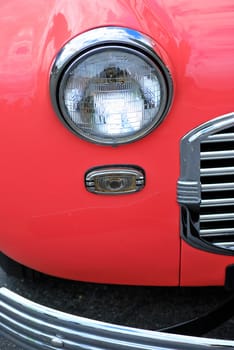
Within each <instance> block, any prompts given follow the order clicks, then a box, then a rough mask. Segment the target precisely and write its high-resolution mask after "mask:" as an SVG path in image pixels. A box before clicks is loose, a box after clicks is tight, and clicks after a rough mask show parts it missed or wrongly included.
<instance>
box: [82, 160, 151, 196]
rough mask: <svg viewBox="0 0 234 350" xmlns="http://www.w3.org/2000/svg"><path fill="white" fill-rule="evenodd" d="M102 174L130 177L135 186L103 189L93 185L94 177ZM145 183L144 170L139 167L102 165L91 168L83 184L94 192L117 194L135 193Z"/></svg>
mask: <svg viewBox="0 0 234 350" xmlns="http://www.w3.org/2000/svg"><path fill="white" fill-rule="evenodd" d="M102 176H113V177H115V176H119V177H125V176H128V177H130V176H131V177H132V178H133V182H135V188H129V189H128V190H125V191H124V190H121V188H120V189H119V190H117V189H113V190H109V191H108V190H105V191H104V190H103V191H101V190H100V189H98V188H97V186H95V183H96V179H97V178H100V177H102ZM144 185H145V175H144V171H143V170H142V169H140V168H136V167H131V166H106V167H105V166H103V167H100V168H96V169H91V170H90V171H88V172H87V173H86V175H85V186H86V189H87V190H88V191H89V192H91V193H95V194H105V195H118V194H129V193H135V192H138V191H140V190H142V189H143V188H144Z"/></svg>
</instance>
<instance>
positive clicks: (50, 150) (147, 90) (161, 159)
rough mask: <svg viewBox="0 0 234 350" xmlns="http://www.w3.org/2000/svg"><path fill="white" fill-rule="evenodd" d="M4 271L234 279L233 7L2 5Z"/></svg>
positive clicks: (156, 280)
mask: <svg viewBox="0 0 234 350" xmlns="http://www.w3.org/2000/svg"><path fill="white" fill-rule="evenodd" d="M0 25H1V28H2V30H1V33H0V38H1V39H0V42H1V49H0V111H1V114H0V115H1V117H0V133H1V135H0V152H1V155H0V157H1V172H0V193H1V201H0V213H1V220H0V233H1V236H0V250H1V261H2V266H3V268H4V269H5V270H6V271H8V272H9V271H10V270H11V269H12V266H14V269H15V264H17V266H18V271H20V272H23V271H25V269H27V268H30V269H32V270H35V271H39V272H42V273H46V274H49V275H53V276H57V277H62V278H67V279H73V280H80V281H89V282H99V283H114V284H130V285H151V286H153V285H154V286H207V285H216V286H217V285H224V284H226V285H228V286H230V285H233V284H234V161H233V159H234V113H233V110H234V64H233V58H234V39H233V38H234V3H233V1H232V0H214V1H212V2H211V1H201V0H197V1H189V0H177V1H175V0H165V1H164V0H139V1H136V0H108V1H107V0H93V1H90V3H89V4H88V3H87V2H85V1H83V0H60V1H52V0H38V1H33V0H20V1H16V0H8V1H2V2H1V4H0Z"/></svg>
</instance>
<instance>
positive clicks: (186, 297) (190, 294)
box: [0, 269, 234, 350]
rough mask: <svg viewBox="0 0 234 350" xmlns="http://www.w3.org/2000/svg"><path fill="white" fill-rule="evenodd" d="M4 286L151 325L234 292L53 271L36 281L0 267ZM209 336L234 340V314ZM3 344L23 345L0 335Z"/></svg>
mask: <svg viewBox="0 0 234 350" xmlns="http://www.w3.org/2000/svg"><path fill="white" fill-rule="evenodd" d="M0 286H5V287H7V288H9V289H11V290H12V291H15V292H17V293H18V294H20V295H22V296H24V297H26V298H29V299H31V300H33V301H35V302H38V303H42V304H44V305H46V306H49V307H52V308H56V309H58V310H61V311H64V312H68V313H72V314H75V315H79V316H84V317H88V318H93V319H96V320H100V321H106V322H112V323H117V324H121V325H126V326H131V327H139V328H145V329H150V330H158V329H160V328H162V327H166V326H169V325H173V324H175V323H177V322H183V321H186V320H189V319H191V318H193V317H197V316H199V315H201V314H202V313H204V312H208V311H209V310H212V308H213V307H215V306H218V305H219V304H220V303H222V302H223V301H224V300H225V299H226V298H228V297H230V296H231V295H232V293H233V294H234V292H228V291H225V290H224V288H220V287H209V288H198V287H194V288H174V287H168V288H166V287H163V288H162V287H135V286H134V287H133V286H113V285H98V284H91V283H81V282H73V281H66V280H61V279H57V278H52V277H48V276H42V278H41V279H40V280H39V281H37V282H30V281H27V280H19V279H16V278H13V277H7V276H6V275H5V274H4V273H3V271H2V270H1V269H0ZM233 314H234V310H233ZM206 337H212V338H220V339H221V338H222V339H232V340H234V317H232V318H231V319H230V320H229V321H227V322H225V323H224V324H223V325H222V326H220V327H218V328H217V329H215V330H213V331H212V332H209V333H208V334H206ZM0 349H1V350H11V349H17V350H21V349H20V348H19V347H16V346H15V345H14V344H12V343H10V342H8V341H6V340H5V339H3V338H1V337H0Z"/></svg>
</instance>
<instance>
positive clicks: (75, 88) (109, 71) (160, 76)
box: [56, 39, 169, 145]
mask: <svg viewBox="0 0 234 350" xmlns="http://www.w3.org/2000/svg"><path fill="white" fill-rule="evenodd" d="M116 40H117V39H116ZM168 102H169V91H168V81H167V77H165V72H164V71H163V69H162V67H161V65H160V64H159V63H158V61H156V60H155V59H154V57H151V55H149V54H148V53H145V52H142V51H141V50H138V48H135V47H132V46H125V45H123V44H118V45H117V44H115V45H113V44H112V43H110V44H109V45H107V44H105V45H99V46H98V47H92V46H91V47H90V48H89V50H87V51H85V52H81V53H80V54H78V56H76V57H74V59H73V60H71V61H70V62H69V63H68V64H67V65H66V67H65V69H64V70H63V72H62V74H61V75H60V79H57V85H56V110H58V111H59V114H60V116H62V118H63V120H64V122H65V123H66V124H67V125H68V126H69V128H71V129H72V130H73V131H74V132H75V133H76V134H78V135H79V136H81V137H82V138H84V139H86V140H88V141H91V142H95V143H100V144H110V145H117V144H121V143H128V142H131V141H134V140H136V139H139V138H141V137H143V136H144V135H146V134H148V133H149V132H150V131H151V130H152V129H153V128H154V127H155V126H157V125H158V124H159V122H160V121H161V120H162V118H163V117H164V115H165V111H167V109H168Z"/></svg>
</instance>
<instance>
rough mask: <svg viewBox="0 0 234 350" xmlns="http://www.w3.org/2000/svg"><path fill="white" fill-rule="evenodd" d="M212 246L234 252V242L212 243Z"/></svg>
mask: <svg viewBox="0 0 234 350" xmlns="http://www.w3.org/2000/svg"><path fill="white" fill-rule="evenodd" d="M214 245H215V246H217V247H219V248H224V249H230V250H234V242H218V243H214Z"/></svg>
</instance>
